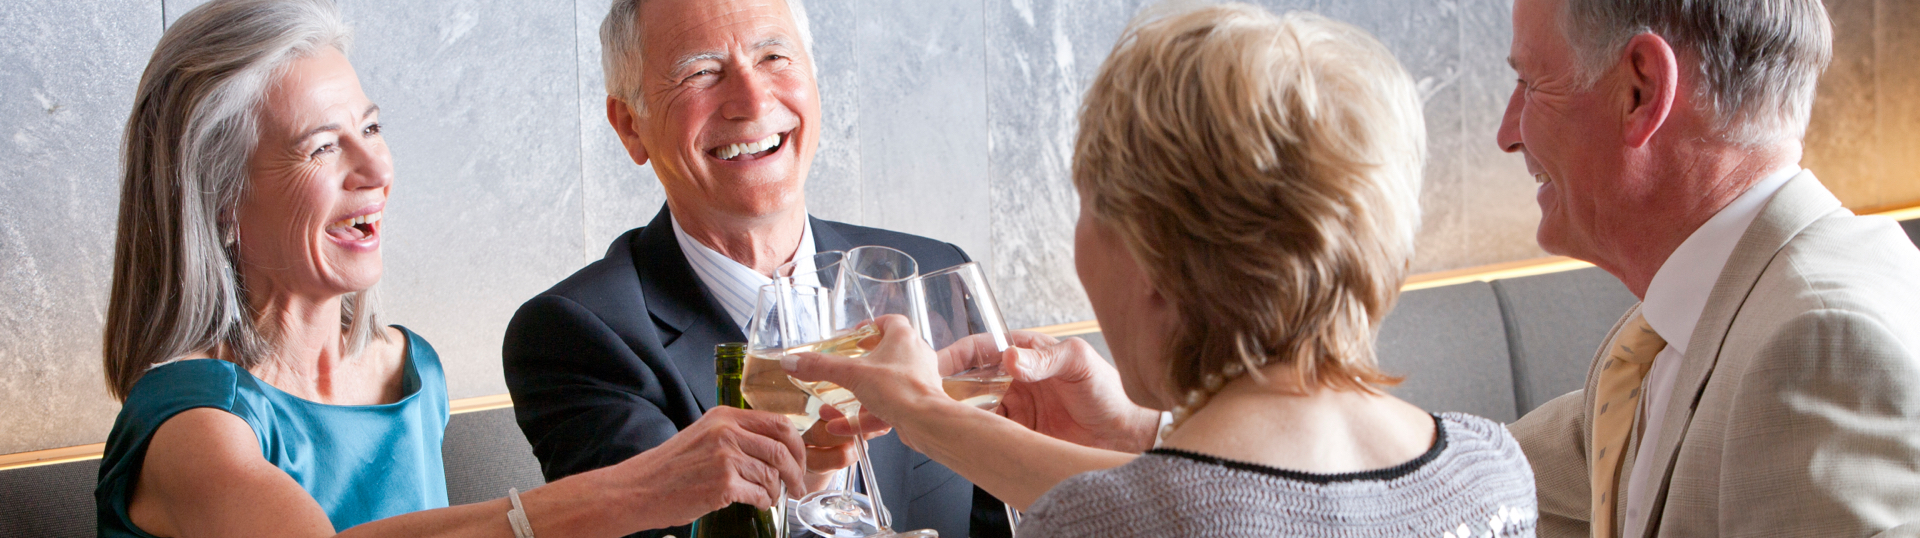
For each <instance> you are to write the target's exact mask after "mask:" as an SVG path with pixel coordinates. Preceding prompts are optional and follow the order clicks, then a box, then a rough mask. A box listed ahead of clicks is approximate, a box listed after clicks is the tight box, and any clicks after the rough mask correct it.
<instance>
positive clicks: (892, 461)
mask: <svg viewBox="0 0 1920 538" xmlns="http://www.w3.org/2000/svg"><path fill="white" fill-rule="evenodd" d="M600 35H601V42H602V45H603V52H602V55H603V57H602V59H603V66H604V68H605V70H606V79H607V93H608V97H607V120H608V122H609V123H611V124H612V126H613V128H614V130H615V131H616V132H618V133H619V136H620V140H621V142H622V143H623V144H624V145H625V146H626V149H627V152H628V153H629V154H630V155H631V156H632V157H633V160H634V162H635V163H636V164H643V165H644V164H648V163H651V164H652V165H653V168H654V171H655V172H656V173H657V175H658V176H659V178H660V182H661V184H662V186H663V187H664V188H665V190H666V194H667V203H666V207H665V208H662V209H661V211H660V213H659V215H658V216H656V217H654V219H653V222H651V223H649V224H648V225H647V226H646V227H643V228H636V229H634V230H631V231H628V232H627V233H625V234H623V235H621V236H620V238H619V239H616V240H614V242H613V245H612V246H611V247H609V248H608V249H607V254H606V257H605V258H604V259H601V260H600V261H597V262H594V263H593V264H591V265H588V266H587V267H585V268H583V269H581V270H580V271H579V272H577V273H575V274H574V275H573V276H571V277H569V278H567V279H566V280H564V281H562V282H560V283H559V284H557V285H555V286H554V287H553V288H552V289H549V290H547V291H546V292H545V293H542V294H540V295H539V296H537V297H534V298H533V299H532V300H530V301H527V303H526V304H525V305H523V306H521V308H520V310H519V312H517V313H516V314H515V315H514V317H513V321H512V322H511V323H510V324H509V325H508V327H507V334H506V344H505V349H504V360H505V370H506V378H507V386H508V388H509V390H510V391H511V392H512V395H513V401H514V409H515V413H516V415H517V417H518V420H519V423H520V427H521V430H522V431H523V432H525V433H526V435H527V440H528V441H529V442H531V443H532V445H533V449H534V454H535V455H536V456H538V457H539V459H540V463H541V468H542V471H543V472H544V473H545V474H546V477H547V479H548V480H556V479H559V478H561V477H564V476H569V475H573V474H576V473H580V472H584V471H589V470H593V469H597V468H600V467H603V466H607V465H611V464H614V463H617V462H620V461H623V460H625V459H627V458H628V457H630V456H633V455H634V454H637V453H640V452H642V451H645V450H648V449H651V448H653V447H654V446H657V445H659V444H660V443H662V442H665V441H666V440H667V439H668V438H670V437H672V436H673V435H674V433H676V432H678V431H679V430H680V429H681V428H684V427H686V426H687V425H689V424H692V423H693V422H694V421H695V420H697V419H698V418H699V417H700V415H701V413H702V412H703V411H704V410H705V409H707V408H708V407H710V406H712V405H713V403H714V402H713V401H714V391H715V387H714V367H713V347H714V344H719V343H722V342H739V341H744V340H745V337H744V336H743V331H742V327H743V326H744V325H745V324H746V321H747V318H748V316H749V315H750V311H751V309H752V305H753V300H754V292H755V291H756V290H757V289H758V287H759V286H760V285H763V284H766V283H768V282H770V278H769V276H768V275H771V274H772V273H773V271H774V268H776V267H778V266H779V265H781V264H783V263H786V262H787V261H789V260H793V259H796V258H801V259H804V258H806V257H808V256H811V255H812V254H813V253H814V252H820V251H829V250H845V249H849V248H853V247H856V246H862V245H884V246H888V247H892V248H896V249H899V250H902V251H905V252H906V253H908V254H910V255H912V256H913V257H914V259H915V260H917V261H918V262H919V265H920V269H921V270H922V271H923V272H925V271H931V270H936V269H940V268H943V267H948V266H952V265H955V264H959V263H963V262H966V261H968V260H967V255H966V254H965V253H964V252H962V251H961V250H960V249H959V248H958V247H955V246H953V245H951V244H947V243H944V242H940V241H935V240H931V239H926V238H922V237H916V236H911V235H907V234H901V233H896V232H889V231H884V230H877V229H872V228H863V227H859V226H853V225H848V224H842V223H837V222H829V221H824V220H820V219H815V218H811V217H809V216H808V215H807V211H806V198H805V189H804V187H805V184H806V177H807V170H808V167H809V166H810V165H811V163H812V161H813V156H814V151H815V148H816V147H817V146H818V144H819V133H820V99H819V96H818V92H817V89H816V87H815V83H814V73H813V60H812V57H811V56H810V53H809V47H808V45H809V43H810V41H811V38H810V36H809V35H808V32H807V27H806V14H805V11H804V9H803V8H801V6H800V3H799V1H798V0H719V1H715V0H644V1H636V0H619V1H616V2H614V4H613V8H612V9H611V10H610V12H609V13H608V15H607V19H606V21H605V22H604V23H603V24H602V26H601V32H600ZM816 430H818V428H816ZM807 438H808V440H809V443H810V444H814V445H816V446H810V447H809V451H808V467H809V468H808V486H809V488H810V489H816V490H817V489H822V488H825V487H829V486H832V485H835V484H836V483H844V482H845V478H844V477H842V476H840V475H841V474H842V468H844V467H845V466H846V465H847V463H848V459H849V458H848V457H849V455H850V452H849V450H848V448H849V446H850V445H848V444H847V443H848V442H849V441H850V440H851V439H850V438H844V437H838V436H832V435H825V432H824V431H813V432H809V435H808V436H807ZM871 448H872V450H871V456H872V458H873V462H874V474H875V475H876V477H875V481H876V482H877V483H878V486H879V488H880V489H881V490H882V492H883V493H884V494H885V498H886V500H887V504H888V506H889V510H890V511H891V512H892V514H893V516H894V521H895V527H896V528H901V529H918V528H933V529H937V530H939V531H940V533H941V535H943V536H949V537H962V536H967V531H968V529H967V527H968V513H969V510H970V507H971V504H972V493H973V487H972V485H971V484H970V483H968V482H967V481H966V480H965V479H961V478H958V477H957V476H956V475H955V474H953V472H952V471H949V470H947V469H946V468H945V467H942V466H941V465H940V464H938V463H933V462H931V461H930V460H928V459H927V458H926V457H925V456H923V455H921V454H919V453H917V452H914V451H912V450H911V449H908V448H907V447H906V446H905V445H902V444H901V443H900V442H899V441H898V440H897V439H896V438H895V437H894V436H892V435H888V436H884V437H880V438H876V439H874V441H873V442H872V447H871ZM716 455H717V452H716ZM716 457H717V456H716ZM660 487H662V488H696V487H699V485H698V484H661V485H660ZM863 487H864V486H863ZM790 494H791V495H792V496H794V497H799V496H801V495H800V494H799V493H798V492H793V493H790ZM667 532H673V533H675V534H679V535H682V536H685V534H684V529H667V530H661V531H656V532H654V533H651V534H654V535H660V534H664V533H667Z"/></svg>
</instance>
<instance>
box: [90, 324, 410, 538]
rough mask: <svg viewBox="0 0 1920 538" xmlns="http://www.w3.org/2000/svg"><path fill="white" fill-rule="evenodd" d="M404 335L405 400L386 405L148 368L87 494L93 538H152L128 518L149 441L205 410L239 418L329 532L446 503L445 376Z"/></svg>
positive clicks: (200, 363) (240, 372)
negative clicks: (321, 514) (184, 416)
mask: <svg viewBox="0 0 1920 538" xmlns="http://www.w3.org/2000/svg"><path fill="white" fill-rule="evenodd" d="M401 332H403V333H405V334H406V338H407V353H406V370H405V372H404V375H405V376H406V379H405V381H404V382H403V389H404V390H405V392H406V393H407V397H406V398H403V399H401V400H400V401H398V402H394V403H390V404H384V405H356V406H341V405H325V404H320V403H314V402H312V401H309V400H305V399H302V398H299V397H296V396H294V395H291V394H287V393H285V392H281V391H280V389H277V388H274V387H273V386H272V385H268V384H267V383H266V382H264V381H261V380H259V379H257V378H255V377H253V375H252V374H249V373H247V371H246V370H245V369H242V368H240V367H239V366H236V365H234V364H233V363H230V362H227V361H221V360H213V359H193V360H183V361H178V362H172V363H167V364H164V365H161V366H159V367H156V368H154V369H153V370H151V371H148V372H147V374H146V375H145V376H142V377H141V378H140V381H139V382H138V383H136V384H134V386H133V392H132V394H131V395H129V396H128V397H127V402H126V405H125V406H123V407H122V408H121V410H120V417H119V418H118V419H116V420H115V421H114V424H113V433H111V434H109V435H108V437H107V448H106V455H105V458H104V459H102V460H101V462H100V483H99V486H98V487H96V488H95V489H94V507H95V510H96V513H97V514H98V516H99V522H100V536H102V537H113V538H120V537H143V538H144V537H150V536H152V535H150V534H147V533H146V532H144V531H141V530H140V529H139V528H138V527H136V526H135V525H134V524H133V521H132V520H131V519H129V518H128V517H127V506H128V502H129V501H130V500H131V499H132V496H133V488H134V483H135V481H137V480H138V479H139V477H140V468H141V463H142V462H143V461H145V460H146V454H147V443H148V441H149V440H151V439H153V434H154V432H155V431H156V430H158V429H159V428H160V425H161V424H164V423H166V421H167V419H170V418H173V416H174V415H177V414H180V413H181V412H183V411H187V410H190V409H197V408H202V407H207V408H213V409H219V410H222V411H226V412H228V413H232V414H233V415H234V416H237V417H240V418H241V419H242V420H245V421H246V422H247V425H248V426H250V427H252V428H253V433H254V436H255V439H256V440H257V441H259V443H260V456H261V457H263V458H265V459H266V460H267V462H268V463H271V464H273V465H274V466H275V467H279V468H280V470H282V471H286V473H287V475H288V476H291V477H293V479H294V481H295V482H299V483H300V486H301V487H302V488H305V489H306V490H307V493H308V494H310V495H312V496H313V499H314V500H315V501H318V502H319V504H320V508H321V509H323V510H325V511H326V513H327V518H328V519H330V520H332V522H333V528H334V529H335V530H346V529H347V528H349V527H352V526H355V525H359V524H361V523H366V522H369V521H374V520H378V519H385V518H388V517H393V516H397V515H400V514H405V513H409V512H416V511H420V510H425V509H429V508H439V507H444V506H447V480H446V476H445V472H444V471H443V469H442V466H441V461H440V444H441V436H442V435H443V433H444V432H445V431H446V428H447V388H446V377H445V376H444V375H443V374H442V372H441V370H440V356H439V355H438V354H436V353H434V351H433V347H431V346H428V345H427V342H426V341H425V340H422V339H420V337H419V336H417V335H415V334H413V332H412V331H408V330H406V329H404V328H403V329H401Z"/></svg>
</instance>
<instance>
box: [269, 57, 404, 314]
mask: <svg viewBox="0 0 1920 538" xmlns="http://www.w3.org/2000/svg"><path fill="white" fill-rule="evenodd" d="M379 112H380V109H379V107H378V106H375V105H374V104H373V102H372V101H370V100H368V99H367V96H366V94H365V93H364V92H362V91H361V90H360V79H359V77H358V76H356V75H355V74H354V71H353V65H352V64H350V63H348V62H347V58H346V56H344V55H342V54H341V53H340V51H338V50H335V49H333V48H330V47H329V48H324V49H323V50H321V51H320V52H317V53H315V54H313V55H310V56H308V57H306V58H301V59H298V60H295V61H293V62H292V63H291V64H288V65H287V67H285V68H284V69H282V70H281V72H280V73H279V76H278V78H277V79H276V80H274V81H273V82H272V83H270V84H269V86H268V88H267V90H266V95H265V96H264V99H263V100H262V102H261V105H260V110H259V119H260V121H259V126H258V127H259V135H260V138H259V142H258V145H257V146H256V148H255V149H254V152H253V158H252V159H251V160H249V161H248V163H247V177H248V183H247V189H246V191H245V193H244V194H243V195H242V196H241V201H240V204H239V207H238V208H237V211H236V215H235V219H236V221H237V224H238V240H239V248H238V252H239V254H238V255H239V258H240V259H239V261H240V266H241V272H242V274H244V275H245V278H246V281H247V283H248V287H249V288H250V289H252V290H254V291H256V292H265V293H281V294H299V295H309V296H316V297H325V296H338V295H341V294H344V293H350V292H356V291H361V290H365V289H367V288H369V287H372V286H373V284H374V283H375V282H378V281H379V280H380V273H381V260H380V239H381V234H380V230H381V226H382V223H381V220H380V219H381V216H382V212H383V210H384V209H385V208H386V202H387V195H388V194H389V193H390V192H391V190H392V188H393V159H392V156H391V155H389V154H388V153H387V144H386V140H385V139H384V138H382V137H381V134H380V122H379Z"/></svg>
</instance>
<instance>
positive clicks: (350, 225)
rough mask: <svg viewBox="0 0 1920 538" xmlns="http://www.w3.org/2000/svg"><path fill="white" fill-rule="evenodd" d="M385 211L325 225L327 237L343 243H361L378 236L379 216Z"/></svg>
mask: <svg viewBox="0 0 1920 538" xmlns="http://www.w3.org/2000/svg"><path fill="white" fill-rule="evenodd" d="M383 213H386V212H385V211H375V212H372V213H368V214H365V215H361V216H358V217H352V218H346V219H341V220H338V221H335V222H334V223H333V224H328V225H327V235H329V236H332V237H333V238H335V239H340V240H343V241H362V240H365V239H367V238H370V237H373V236H376V235H379V234H380V216H381V215H382V214H383Z"/></svg>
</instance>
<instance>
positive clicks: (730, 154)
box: [713, 134, 780, 161]
mask: <svg viewBox="0 0 1920 538" xmlns="http://www.w3.org/2000/svg"><path fill="white" fill-rule="evenodd" d="M778 145H780V135H778V134H773V135H767V137H766V138H762V139H760V140H757V141H754V142H747V143H744V144H727V145H725V146H720V147H719V148H717V149H715V150H713V156H715V157H719V158H720V160H723V161H724V160H727V159H732V158H734V157H739V156H741V155H745V154H750V153H759V152H762V151H766V150H769V149H773V147H774V146H778Z"/></svg>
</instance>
